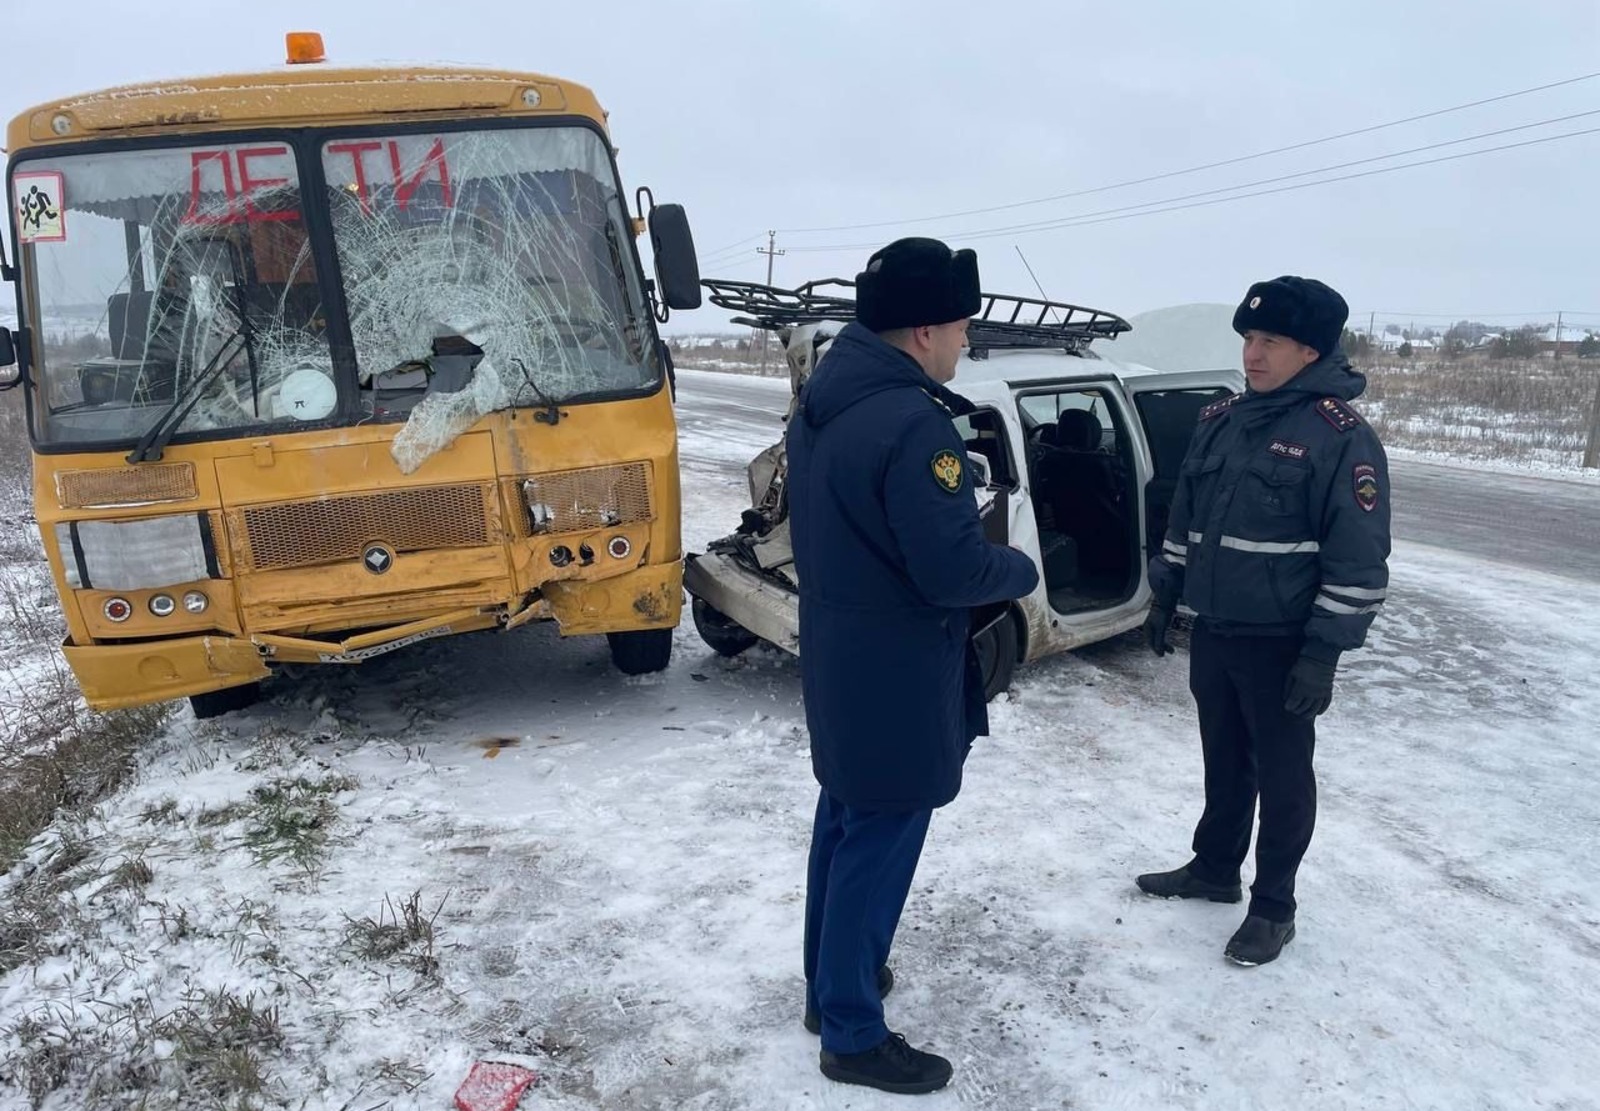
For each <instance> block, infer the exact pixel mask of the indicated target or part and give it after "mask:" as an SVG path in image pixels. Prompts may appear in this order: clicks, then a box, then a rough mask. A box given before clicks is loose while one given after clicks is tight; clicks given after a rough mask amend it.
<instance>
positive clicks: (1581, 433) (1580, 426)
mask: <svg viewBox="0 0 1600 1111" xmlns="http://www.w3.org/2000/svg"><path fill="white" fill-rule="evenodd" d="M1361 369H1362V370H1363V371H1364V372H1365V373H1366V375H1367V392H1366V393H1365V394H1364V395H1363V396H1362V398H1361V401H1360V402H1359V405H1360V406H1361V411H1362V412H1363V413H1364V414H1365V415H1366V416H1367V418H1368V419H1369V420H1370V421H1371V422H1372V425H1373V427H1374V428H1375V429H1377V431H1378V434H1379V435H1380V436H1382V437H1383V441H1384V443H1386V444H1388V445H1389V446H1391V447H1405V448H1414V449H1418V450H1428V451H1443V452H1448V453H1450V454H1453V455H1463V456H1468V457H1473V458H1483V459H1499V460H1510V461H1516V462H1533V461H1538V462H1545V463H1557V464H1565V465H1569V466H1576V465H1578V463H1579V462H1580V461H1581V460H1582V456H1583V449H1584V444H1585V442H1586V439H1587V435H1588V427H1589V414H1590V410H1591V406H1592V405H1593V403H1594V396H1595V390H1596V388H1597V386H1600V360H1594V359H1571V358H1568V359H1562V360H1560V361H1559V362H1558V361H1556V360H1554V359H1548V358H1541V359H1527V360H1517V361H1503V362H1480V361H1476V360H1460V361H1456V362H1450V361H1418V362H1414V363H1406V364H1396V365H1372V366H1364V367H1362V368H1361Z"/></svg>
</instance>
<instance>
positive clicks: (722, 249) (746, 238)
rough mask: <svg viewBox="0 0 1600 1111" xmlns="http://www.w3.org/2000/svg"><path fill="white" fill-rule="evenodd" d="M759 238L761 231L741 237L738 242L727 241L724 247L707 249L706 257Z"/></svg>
mask: <svg viewBox="0 0 1600 1111" xmlns="http://www.w3.org/2000/svg"><path fill="white" fill-rule="evenodd" d="M760 238H761V233H760V232H757V233H756V234H755V235H747V236H745V237H744V238H743V239H741V240H739V242H737V243H729V244H728V245H727V246H726V247H718V248H717V249H716V250H715V251H707V252H706V253H705V254H706V257H707V258H710V257H711V256H712V255H720V254H722V253H723V252H724V251H731V250H733V249H734V248H735V247H743V246H744V245H745V244H746V243H754V242H755V241H756V240H758V239H760Z"/></svg>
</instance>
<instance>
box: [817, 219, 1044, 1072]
mask: <svg viewBox="0 0 1600 1111" xmlns="http://www.w3.org/2000/svg"><path fill="white" fill-rule="evenodd" d="M979 303H980V294H979V286H978V263H977V257H976V255H974V254H973V252H971V251H958V252H954V253H952V252H951V250H950V248H948V247H947V246H945V245H944V244H943V243H940V242H939V241H938V240H934V239H902V240H898V241H896V242H894V243H891V244H889V246H887V247H885V248H883V249H882V250H880V251H878V252H877V253H876V254H874V255H873V256H872V258H871V259H869V260H868V262H867V268H866V270H865V271H864V272H863V273H861V274H859V275H857V278H856V321H855V322H854V323H852V324H849V325H847V326H846V327H845V328H844V330H843V331H842V332H841V333H840V334H839V335H838V337H837V338H835V339H834V341H833V343H832V347H831V349H830V350H829V351H828V353H827V354H826V355H825V356H824V357H823V359H822V361H821V362H820V363H819V364H818V366H817V369H816V370H815V372H813V374H812V376H811V378H810V380H809V381H808V382H807V383H806V386H805V389H804V390H803V391H802V392H801V395H800V402H799V406H798V408H797V410H796V413H795V416H794V418H793V419H792V420H791V421H790V424H789V431H788V460H789V507H790V508H789V513H790V531H791V537H792V540H793V544H794V557H795V570H796V572H797V573H798V576H799V579H800V671H801V679H802V686H803V689H804V693H805V705H806V723H807V725H808V726H809V728H810V732H811V763H812V769H813V771H814V772H815V774H816V777H817V782H819V783H820V784H821V785H822V790H821V793H820V795H819V797H818V799H817V814H816V823H815V826H814V828H813V830H812V840H811V858H810V866H809V871H808V875H807V885H806V926H805V974H806V1015H805V1023H806V1026H807V1028H808V1029H810V1030H812V1031H813V1032H820V1033H821V1035H822V1057H821V1066H822V1071H823V1073H824V1074H825V1075H827V1076H829V1077H831V1078H832V1079H835V1080H840V1081H844V1082H845V1083H850V1084H864V1085H867V1086H870V1087H874V1088H881V1089H883V1090H885V1091H891V1092H905V1093H917V1092H931V1091H934V1090H936V1089H938V1088H942V1087H943V1086H944V1085H945V1084H946V1083H948V1082H949V1080H950V1073H951V1069H950V1063H949V1062H948V1061H946V1060H945V1059H944V1058H943V1057H939V1056H936V1055H935V1054H931V1053H923V1052H921V1051H919V1050H916V1049H913V1048H911V1047H910V1046H908V1045H907V1044H906V1041H905V1039H904V1038H902V1037H901V1036H900V1035H899V1034H892V1033H890V1031H889V1028H888V1027H887V1026H886V1025H885V1024H884V1020H883V1003H882V996H883V994H885V993H886V992H887V991H888V989H889V987H890V986H891V985H892V983H893V977H892V976H891V975H889V970H888V967H887V965H886V963H885V962H886V961H887V960H888V956H889V947H890V945H891V943H892V942H893V941H894V933H895V928H896V926H897V925H898V924H899V921H900V911H901V909H902V908H903V907H904V905H905V900H906V895H907V893H908V892H909V891H910V888H911V878H912V876H913V874H914V873H915V872H916V867H917V859H918V857H919V856H920V855H921V852H922V844H923V839H924V837H925V836H926V834H927V831H928V821H929V818H930V817H931V815H932V812H933V810H934V809H935V808H936V807H940V806H943V805H945V804H946V803H948V802H949V801H950V800H952V799H953V798H955V797H956V793H957V792H958V791H959V790H960V789H961V767H962V762H963V761H964V760H965V759H966V755H967V751H968V749H969V748H970V747H971V745H972V740H973V738H974V737H976V736H979V735H982V734H984V733H986V732H987V731H988V716H987V713H986V711H985V707H984V698H983V684H982V682H981V680H980V678H979V676H978V674H977V664H976V659H975V657H974V656H973V654H972V651H971V649H970V647H969V645H968V631H969V630H968V609H969V607H972V606H978V605H983V604H985V603H989V602H997V601H1002V600H1006V599H1011V598H1019V597H1022V596H1023V595H1025V594H1028V593H1029V592H1031V591H1032V590H1033V589H1034V588H1035V587H1036V586H1037V585H1038V581H1039V577H1038V572H1037V570H1036V569H1035V568H1034V565H1033V561H1032V560H1030V559H1029V558H1028V557H1027V556H1025V555H1024V554H1023V553H1021V552H1018V551H1014V550H1012V549H1010V548H1006V547H1003V546H999V545H995V544H991V543H989V542H988V541H987V540H985V539H984V536H983V529H982V525H981V524H980V522H979V519H978V510H977V501H976V498H975V496H974V491H973V486H972V480H971V477H970V472H969V470H968V468H967V465H966V463H967V456H966V446H965V445H964V444H963V443H962V441H961V437H960V435H959V434H958V433H957V431H956V428H955V425H954V424H953V423H952V421H951V416H950V406H951V405H953V404H959V403H960V399H958V398H957V397H956V396H955V395H954V394H952V393H950V392H949V391H948V390H946V389H945V388H944V383H946V382H948V381H950V379H951V378H952V377H954V375H955V367H956V362H957V360H958V359H959V358H960V356H961V351H962V349H963V348H964V347H965V346H966V332H967V318H968V317H970V316H972V315H973V314H974V313H976V312H977V311H978V308H979Z"/></svg>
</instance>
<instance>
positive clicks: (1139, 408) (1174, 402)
mask: <svg viewBox="0 0 1600 1111" xmlns="http://www.w3.org/2000/svg"><path fill="white" fill-rule="evenodd" d="M1123 388H1124V389H1125V390H1126V391H1127V392H1128V396H1129V399H1130V400H1131V401H1132V402H1133V407H1134V411H1135V412H1136V413H1137V414H1138V417H1139V423H1140V424H1141V425H1142V426H1143V428H1144V438H1145V442H1146V443H1147V444H1148V445H1149V449H1150V481H1149V482H1148V483H1146V484H1145V488H1144V490H1143V492H1142V493H1143V496H1144V523H1145V534H1144V543H1145V552H1144V557H1145V559H1146V560H1148V559H1149V558H1150V553H1151V552H1154V551H1159V550H1160V548H1161V538H1162V537H1163V536H1165V535H1166V532H1167V518H1168V517H1169V516H1170V515H1171V513H1172V499H1173V498H1174V496H1176V494H1177V491H1178V468H1179V467H1181V466H1182V465H1183V457H1184V454H1185V453H1186V452H1187V451H1188V450H1189V441H1190V440H1191V439H1193V438H1194V427H1195V424H1196V423H1197V422H1198V421H1199V417H1200V410H1201V409H1203V408H1204V407H1205V406H1207V405H1209V404H1211V403H1212V402H1213V401H1218V400H1220V399H1222V398H1224V397H1227V396H1228V395H1229V394H1231V393H1237V392H1238V391H1240V390H1242V389H1244V372H1243V371H1239V370H1232V369H1227V370H1184V371H1172V372H1162V373H1158V374H1139V375H1133V374H1130V375H1128V376H1127V377H1126V378H1124V379H1123Z"/></svg>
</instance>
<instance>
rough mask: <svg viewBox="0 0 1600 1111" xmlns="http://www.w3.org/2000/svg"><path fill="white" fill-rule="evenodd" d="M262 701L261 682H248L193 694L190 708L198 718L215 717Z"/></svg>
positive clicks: (190, 697) (190, 698)
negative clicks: (239, 685) (238, 685)
mask: <svg viewBox="0 0 1600 1111" xmlns="http://www.w3.org/2000/svg"><path fill="white" fill-rule="evenodd" d="M260 701H261V684H260V683H246V684H244V685H243V686H241V687H224V688H223V689H222V690H220V691H206V693H205V694H191V695H190V696H189V709H191V710H193V711H194V716H195V717H197V718H214V717H220V716H222V715H223V714H231V713H232V712H233V711H235V710H242V709H244V708H245V707H246V706H254V705H255V704H256V703H257V702H260Z"/></svg>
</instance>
